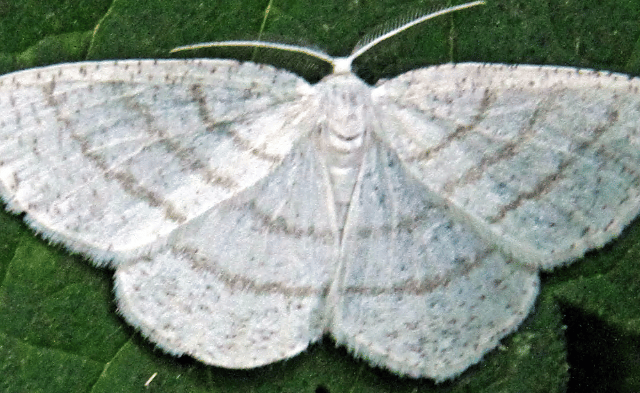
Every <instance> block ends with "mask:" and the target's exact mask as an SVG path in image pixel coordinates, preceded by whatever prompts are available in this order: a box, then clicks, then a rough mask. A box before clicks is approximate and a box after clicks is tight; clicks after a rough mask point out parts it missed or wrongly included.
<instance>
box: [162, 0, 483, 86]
mask: <svg viewBox="0 0 640 393" xmlns="http://www.w3.org/2000/svg"><path fill="white" fill-rule="evenodd" d="M481 4H485V2H484V1H483V0H479V1H474V2H471V3H466V4H461V5H456V6H453V7H448V8H444V9H442V10H440V11H436V12H432V13H430V14H426V15H423V16H421V17H419V18H417V19H414V20H412V21H411V22H408V23H405V24H403V25H402V26H399V27H397V28H395V29H393V30H391V31H388V32H386V33H384V34H382V35H380V36H378V37H376V38H374V39H372V40H370V41H367V42H366V43H365V44H364V45H362V46H359V45H356V48H355V49H354V51H353V52H352V53H351V55H349V56H348V57H333V56H329V55H328V54H326V53H324V52H322V51H319V50H315V49H311V48H305V47H302V46H296V45H288V44H279V43H275V42H265V41H215V42H203V43H200V44H193V45H185V46H179V47H177V48H173V49H172V50H171V52H170V53H176V52H180V51H183V50H193V49H202V48H211V47H221V46H247V47H253V48H268V49H279V50H283V51H287V52H297V53H302V54H305V55H307V56H312V57H315V58H317V59H320V60H322V61H326V62H327V63H329V64H331V65H333V73H334V74H340V73H350V72H351V63H353V60H355V59H356V58H357V57H358V56H360V55H361V54H363V53H365V52H366V51H368V50H369V49H371V48H373V47H374V46H375V45H377V44H379V43H380V42H382V41H384V40H386V39H387V38H390V37H393V36H394V35H396V34H398V33H400V32H402V31H404V30H406V29H408V28H410V27H412V26H415V25H417V24H419V23H422V22H424V21H426V20H429V19H431V18H435V17H436V16H440V15H444V14H448V13H449V12H454V11H458V10H463V9H466V8H471V7H475V6H477V5H481Z"/></svg>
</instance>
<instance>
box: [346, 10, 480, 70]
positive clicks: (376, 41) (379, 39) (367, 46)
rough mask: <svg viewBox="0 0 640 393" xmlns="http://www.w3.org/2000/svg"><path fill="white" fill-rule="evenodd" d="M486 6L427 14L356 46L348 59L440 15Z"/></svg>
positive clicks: (352, 58)
mask: <svg viewBox="0 0 640 393" xmlns="http://www.w3.org/2000/svg"><path fill="white" fill-rule="evenodd" d="M482 4H485V2H484V1H483V0H480V1H474V2H472V3H465V4H460V5H456V6H453V7H449V8H444V9H442V10H439V11H436V12H432V13H430V14H426V15H423V16H421V17H419V18H417V19H414V20H412V21H411V22H409V23H405V24H403V25H402V26H399V27H396V28H395V29H393V30H390V31H388V32H386V33H384V34H382V35H380V36H378V37H376V38H374V39H372V40H371V41H369V42H366V43H365V44H363V45H362V46H361V45H360V43H358V45H356V47H355V48H354V50H353V52H352V53H351V55H350V56H349V57H348V58H349V59H351V61H353V60H354V59H356V58H357V57H358V56H360V55H361V54H363V53H364V52H366V51H368V50H369V49H371V48H373V47H374V46H376V45H378V44H379V43H381V42H382V41H384V40H386V39H387V38H391V37H393V36H394V35H396V34H398V33H400V32H403V31H404V30H407V29H408V28H410V27H413V26H415V25H417V24H419V23H422V22H424V21H426V20H429V19H432V18H435V17H437V16H440V15H444V14H448V13H450V12H454V11H459V10H464V9H466V8H471V7H475V6H477V5H482Z"/></svg>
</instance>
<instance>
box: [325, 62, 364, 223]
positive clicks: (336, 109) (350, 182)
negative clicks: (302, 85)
mask: <svg viewBox="0 0 640 393" xmlns="http://www.w3.org/2000/svg"><path fill="white" fill-rule="evenodd" d="M316 87H317V89H318V100H319V101H318V103H317V104H318V107H319V110H320V111H321V113H322V116H321V118H320V122H319V128H318V131H319V135H318V138H319V139H318V143H319V144H320V146H319V147H320V151H321V152H322V154H323V157H324V161H325V164H326V166H327V169H328V171H329V175H330V178H331V183H332V188H333V195H334V201H335V203H336V205H337V206H336V207H337V209H338V211H339V212H340V211H342V210H344V209H345V208H346V206H347V205H348V203H349V201H350V200H351V195H352V193H353V188H354V185H355V183H356V180H357V177H358V172H359V169H360V164H361V162H362V158H363V156H364V152H365V151H366V144H367V143H366V142H367V140H368V139H369V138H368V137H367V133H368V132H370V127H371V125H372V123H373V122H374V115H373V107H372V101H371V89H370V87H369V86H368V85H367V84H366V83H364V82H363V81H362V80H360V79H359V78H358V77H357V76H355V75H353V74H332V75H329V76H328V77H326V78H325V79H323V80H322V81H321V82H320V83H318V84H317V85H316ZM343 214H344V211H343V212H342V214H340V213H338V216H339V217H338V220H339V221H341V218H340V216H343Z"/></svg>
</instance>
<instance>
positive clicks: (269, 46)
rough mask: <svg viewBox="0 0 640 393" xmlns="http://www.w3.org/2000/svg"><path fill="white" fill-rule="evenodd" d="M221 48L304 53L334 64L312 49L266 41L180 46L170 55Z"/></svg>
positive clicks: (324, 55) (328, 57)
mask: <svg viewBox="0 0 640 393" xmlns="http://www.w3.org/2000/svg"><path fill="white" fill-rule="evenodd" d="M216 46H218V47H220V46H250V47H253V48H267V49H279V50H283V51H287V52H297V53H302V54H305V55H308V56H312V57H315V58H318V59H320V60H323V61H326V62H327V63H329V64H333V62H334V58H333V57H331V56H329V55H328V54H326V53H324V52H322V51H319V50H315V49H311V48H305V47H304V46H297V45H289V44H279V43H276V42H265V41H214V42H203V43H200V44H193V45H185V46H179V47H177V48H173V49H171V51H170V52H169V53H176V52H179V51H183V50H192V49H203V48H211V47H216Z"/></svg>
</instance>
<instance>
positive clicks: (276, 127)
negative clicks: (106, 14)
mask: <svg viewBox="0 0 640 393" xmlns="http://www.w3.org/2000/svg"><path fill="white" fill-rule="evenodd" d="M481 3H482V2H473V3H468V4H465V5H462V6H457V7H452V8H449V9H446V10H444V11H441V12H438V13H434V14H429V15H425V16H423V17H421V18H418V19H416V20H414V21H412V22H410V23H408V24H405V25H403V26H401V27H398V28H396V29H394V30H392V31H390V32H388V33H386V34H384V35H382V36H380V37H377V38H375V39H373V40H370V41H365V42H364V43H363V44H362V45H361V46H357V47H356V49H354V52H353V53H352V54H351V55H350V56H349V57H346V58H334V57H331V56H328V55H326V54H324V53H322V52H318V51H315V50H312V49H307V48H300V47H293V46H289V45H282V44H272V43H264V42H236V41H231V42H229V41H227V42H221V43H209V44H204V45H208V46H215V45H222V46H238V45H253V46H262V47H270V48H281V49H283V50H288V51H295V52H302V53H306V54H311V55H313V56H316V57H318V58H320V59H323V60H325V61H327V62H329V63H331V64H332V65H333V73H332V74H330V75H328V76H327V77H325V78H324V79H323V80H321V81H320V82H318V83H317V84H313V85H312V84H309V83H308V82H306V81H305V80H304V79H302V78H300V77H298V76H296V75H294V74H292V73H290V72H287V71H285V70H280V69H276V68H273V67H270V66H267V65H261V64H254V63H250V62H245V63H240V62H237V61H233V60H219V59H214V60H187V61H184V60H132V61H115V62H107V61H100V62H83V63H72V64H62V65H55V66H50V67H44V68H36V69H30V70H26V71H20V72H16V73H12V74H8V75H4V76H1V77H0V196H1V197H2V199H3V201H4V202H5V203H6V206H7V209H8V210H9V211H11V212H14V213H24V214H25V220H26V221H27V223H28V224H29V225H30V226H31V227H32V228H33V229H34V230H35V231H37V232H38V233H40V234H41V235H42V236H43V237H45V238H47V239H50V240H52V241H54V242H56V243H61V244H63V245H65V246H66V247H67V248H68V249H69V250H71V251H74V252H78V253H82V254H84V255H86V256H87V257H88V258H89V259H90V260H91V261H92V262H93V263H94V264H95V265H97V266H110V267H112V268H114V269H115V292H116V298H117V303H118V310H119V312H120V313H122V315H123V316H124V318H125V319H126V320H127V321H128V322H129V323H130V324H131V325H133V326H135V327H136V328H138V329H139V330H140V331H141V332H142V334H143V335H144V336H146V337H147V338H148V339H149V340H151V341H152V342H154V343H156V344H157V345H158V346H159V347H161V348H162V349H164V350H165V351H166V352H168V353H171V354H174V355H183V354H186V355H190V356H192V357H194V358H196V359H198V360H200V361H202V362H205V363H207V364H211V365H216V366H220V367H227V368H253V367H258V366H262V365H265V364H269V363H272V362H276V361H278V360H281V359H286V358H290V357H293V356H295V355H296V354H298V353H300V352H302V351H304V350H305V349H306V348H307V347H308V346H309V345H310V343H313V342H316V341H318V340H319V339H320V338H321V337H322V336H323V335H324V334H327V333H328V334H331V335H332V336H333V337H334V338H335V340H336V342H338V343H340V344H343V345H345V346H347V347H348V348H349V350H351V351H352V352H353V353H354V354H355V355H357V356H360V357H363V358H365V359H367V360H368V361H369V362H371V363H373V364H375V365H381V366H384V367H386V368H388V369H390V370H392V371H394V372H396V373H398V374H401V375H408V376H411V377H428V378H432V379H435V380H436V381H443V380H446V379H450V378H453V377H455V376H456V375H458V374H460V373H461V372H463V371H464V370H465V369H467V368H468V367H469V366H470V365H472V364H475V363H477V362H478V361H479V360H480V359H481V358H482V356H483V355H484V354H485V353H487V352H488V351H490V350H492V349H493V348H495V347H496V346H497V345H498V344H499V342H500V340H501V339H502V338H503V337H505V336H506V335H508V334H509V333H511V332H513V331H514V330H515V329H517V327H518V326H519V325H520V323H521V322H522V321H523V320H524V318H526V316H527V315H528V314H529V312H530V311H531V309H532V307H533V306H534V303H535V300H536V296H537V294H538V290H539V285H540V284H539V277H538V276H539V271H540V270H548V269H552V268H554V267H556V266H559V265H563V264H566V263H569V262H572V261H574V260H576V259H578V258H580V257H581V256H583V255H584V253H585V252H586V251H587V250H590V249H594V248H598V247H601V246H603V245H604V244H605V243H607V242H608V241H609V240H611V239H613V238H615V237H616V236H617V235H618V234H619V233H620V232H621V230H622V229H623V228H624V227H625V226H626V225H627V224H628V223H629V222H630V221H631V220H632V219H633V218H635V217H636V216H637V215H638V213H639V209H640V165H638V163H639V162H640V131H639V125H638V118H639V117H640V116H639V112H640V98H639V97H640V96H639V95H638V89H639V87H640V81H639V80H638V79H635V78H629V77H628V76H626V75H622V74H613V73H601V72H596V71H591V70H578V69H572V68H562V67H547V66H526V65H523V66H508V65H500V64H478V63H466V64H446V65H440V66H435V67H427V68H421V69H417V70H413V71H409V72H406V73H404V74H402V75H399V76H397V77H395V78H393V79H390V80H384V81H380V82H379V83H378V84H377V85H376V86H369V85H367V84H366V83H364V82H363V81H362V80H360V79H359V78H358V77H357V76H355V75H354V74H353V73H352V72H351V63H352V61H353V60H354V59H355V58H357V57H358V56H360V55H361V54H362V53H364V52H365V51H367V50H368V49H370V48H371V47H373V46H374V45H376V44H377V43H379V42H381V41H383V40H385V39H386V38H388V37H390V36H392V35H394V34H397V33H399V32H401V31H403V30H405V29H407V28H409V27H410V26H413V25H415V24H418V23H421V22H423V21H424V20H427V19H430V18H432V17H434V16H437V15H439V14H441V13H443V12H450V11H453V10H457V9H461V8H467V7H471V6H475V5H478V4H481ZM192 47H195V46H191V47H189V48H192ZM183 49H184V48H183Z"/></svg>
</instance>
